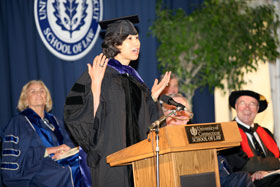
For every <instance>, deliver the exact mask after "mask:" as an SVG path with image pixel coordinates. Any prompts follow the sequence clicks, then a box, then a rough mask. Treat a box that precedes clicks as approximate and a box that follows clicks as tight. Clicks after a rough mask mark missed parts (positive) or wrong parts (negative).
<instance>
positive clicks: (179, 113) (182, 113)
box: [163, 108, 194, 120]
mask: <svg viewBox="0 0 280 187" xmlns="http://www.w3.org/2000/svg"><path fill="white" fill-rule="evenodd" d="M163 112H164V113H165V114H169V113H171V112H173V113H175V112H176V115H174V114H173V115H171V116H169V117H171V118H174V119H176V120H185V119H182V118H180V116H181V117H182V116H186V117H188V118H189V119H192V118H193V116H194V114H193V113H192V112H191V111H190V110H189V109H188V108H185V109H184V110H180V111H176V110H175V109H166V108H163Z"/></svg>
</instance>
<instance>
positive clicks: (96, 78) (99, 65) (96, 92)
mask: <svg viewBox="0 0 280 187" xmlns="http://www.w3.org/2000/svg"><path fill="white" fill-rule="evenodd" d="M107 64H108V59H107V58H106V56H105V55H104V54H103V53H101V54H100V55H98V56H96V57H95V58H94V60H93V63H92V65H91V64H87V66H88V74H89V76H90V78H91V91H92V95H93V106H94V111H93V115H94V116H95V114H96V111H97V108H98V106H99V103H100V94H101V84H102V80H103V78H104V74H105V70H106V67H107Z"/></svg>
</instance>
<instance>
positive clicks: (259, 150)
mask: <svg viewBox="0 0 280 187" xmlns="http://www.w3.org/2000/svg"><path fill="white" fill-rule="evenodd" d="M256 130H257V125H254V127H253V128H252V127H250V129H249V130H248V131H247V132H249V133H250V134H251V135H252V141H253V144H254V146H255V149H256V152H257V155H258V156H261V157H265V154H264V152H263V149H262V148H261V145H260V144H259V142H258V141H257V139H256V137H255V136H254V132H256Z"/></svg>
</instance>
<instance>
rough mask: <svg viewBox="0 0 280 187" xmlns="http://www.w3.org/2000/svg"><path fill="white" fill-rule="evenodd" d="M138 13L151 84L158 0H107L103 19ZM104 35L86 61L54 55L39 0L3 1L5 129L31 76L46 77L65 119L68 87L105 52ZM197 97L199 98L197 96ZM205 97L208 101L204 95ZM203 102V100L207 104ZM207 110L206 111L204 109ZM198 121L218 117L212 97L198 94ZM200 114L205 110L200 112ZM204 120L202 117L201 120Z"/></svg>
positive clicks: (140, 64)
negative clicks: (38, 18) (38, 19)
mask: <svg viewBox="0 0 280 187" xmlns="http://www.w3.org/2000/svg"><path fill="white" fill-rule="evenodd" d="M201 2H202V1H195V0H192V1H191V0H188V1H181V0H176V1H171V0H170V1H166V2H165V3H166V6H167V7H169V8H179V7H181V8H183V9H185V10H186V11H187V12H188V13H189V12H191V11H192V10H193V9H194V7H195V6H194V5H195V4H199V3H201ZM133 14H138V15H139V17H140V24H138V25H137V27H138V29H139V34H140V40H141V52H140V58H139V60H138V61H137V62H132V66H134V67H136V68H137V70H138V72H139V73H140V75H141V76H142V77H143V79H144V81H145V82H146V84H147V85H148V86H149V87H151V86H152V84H153V81H154V79H155V78H157V77H158V76H159V72H158V70H157V60H156V46H157V43H156V40H155V39H154V38H153V37H152V36H151V35H149V34H148V33H149V32H150V31H149V26H150V25H151V24H152V22H153V20H154V19H155V1H151V0H141V1H131V0H118V1H114V0H103V19H109V18H113V17H121V16H127V15H133ZM101 42H102V38H101V37H98V40H97V41H96V43H95V45H94V47H93V48H92V50H91V51H90V52H89V53H88V54H87V55H86V56H85V57H83V58H82V59H79V60H76V61H65V60H61V59H59V58H57V57H56V56H54V55H53V54H52V53H51V52H49V50H48V49H47V48H46V47H45V45H44V44H43V42H42V40H41V38H40V37H39V34H38V32H37V29H36V24H35V20H34V0H25V1H23V0H1V1H0V85H1V92H0V93H1V95H0V103H1V104H0V119H1V124H0V127H1V128H3V127H4V126H5V125H6V124H7V122H8V120H9V119H10V118H11V117H12V116H14V115H16V114H17V110H16V106H17V101H18V98H19V94H20V92H21V88H22V86H23V85H24V84H25V83H26V82H28V81H29V80H31V79H41V80H43V81H44V82H45V84H46V85H47V87H48V88H49V89H50V92H51V94H52V98H53V103H54V105H53V110H52V112H53V113H54V114H55V115H56V116H58V117H59V118H60V119H62V117H63V105H64V101H65V97H66V95H67V93H68V91H69V90H70V89H71V87H72V85H73V83H74V82H75V80H76V79H77V78H78V77H79V76H80V75H81V73H82V72H83V71H84V70H86V68H87V66H86V64H87V63H89V62H92V60H93V58H94V56H96V55H97V54H99V53H100V52H101ZM196 98H199V100H197V99H196ZM202 98H204V99H202ZM202 101H203V102H202ZM201 109H203V111H201ZM194 113H195V115H196V116H195V121H196V122H210V121H214V117H213V116H214V115H213V114H214V102H213V95H211V94H209V93H208V91H204V92H197V94H196V96H195V98H194ZM200 113H203V115H201V114H200ZM198 118H199V119H198Z"/></svg>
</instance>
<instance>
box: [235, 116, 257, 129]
mask: <svg viewBox="0 0 280 187" xmlns="http://www.w3.org/2000/svg"><path fill="white" fill-rule="evenodd" d="M235 121H236V122H237V123H239V124H240V125H242V126H244V127H246V128H247V129H250V127H252V126H253V124H251V125H247V124H245V123H243V122H242V121H241V120H240V119H239V118H238V117H237V116H236V117H235Z"/></svg>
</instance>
